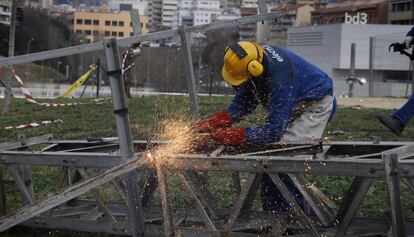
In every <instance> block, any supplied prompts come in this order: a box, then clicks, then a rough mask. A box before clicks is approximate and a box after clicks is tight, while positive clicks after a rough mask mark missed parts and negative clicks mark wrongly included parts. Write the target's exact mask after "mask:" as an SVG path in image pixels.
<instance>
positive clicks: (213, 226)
mask: <svg viewBox="0 0 414 237" xmlns="http://www.w3.org/2000/svg"><path fill="white" fill-rule="evenodd" d="M261 6H262V7H261V8H263V6H264V5H263V4H262V5H261ZM277 16H278V13H268V14H262V15H258V16H251V17H246V18H240V19H236V20H232V21H226V22H218V23H213V24H209V25H203V26H197V27H188V28H181V29H179V30H170V31H163V32H156V33H151V34H147V35H139V36H134V37H130V38H126V39H120V40H115V39H112V40H106V41H105V42H100V43H94V44H89V45H82V46H75V47H69V48H65V49H58V50H52V51H47V52H40V53H35V54H30V55H25V56H17V57H10V58H5V59H1V60H0V66H5V65H12V64H19V63H25V62H31V61H36V60H43V59H50V58H55V57H61V56H68V55H73V54H77V53H85V52H92V51H97V50H102V49H103V50H105V53H106V57H107V65H108V70H107V72H108V76H109V78H110V83H111V89H112V102H113V108H114V114H115V118H116V126H117V134H118V139H117V140H116V141H107V140H102V141H94V142H87V141H58V140H52V139H51V136H41V137H35V138H29V139H24V138H22V139H20V140H18V141H15V142H9V143H3V144H0V164H1V165H2V167H3V168H7V169H9V170H10V173H11V174H12V177H13V180H14V182H15V184H16V187H17V188H18V190H19V192H20V195H21V200H22V206H21V208H20V209H19V210H17V211H16V212H12V213H7V214H6V213H5V209H6V206H4V205H2V206H1V208H0V211H1V214H4V215H3V216H2V217H1V218H0V232H1V231H5V230H7V229H9V228H11V227H13V226H15V225H26V226H32V227H39V228H58V229H71V230H78V231H88V232H104V233H112V234H120V235H132V236H143V235H145V236H257V235H272V236H279V235H281V234H282V233H284V232H285V230H288V231H291V233H294V234H296V235H297V236H309V235H310V236H367V235H387V234H390V235H392V236H405V235H407V233H409V230H410V228H411V226H412V225H411V224H410V223H408V224H407V223H406V222H405V219H404V215H403V210H402V201H401V198H400V193H401V190H400V181H401V180H404V181H407V184H408V185H409V187H410V188H411V189H414V182H413V181H414V180H413V177H414V173H413V172H414V169H412V168H413V166H414V163H413V161H412V160H411V159H410V158H412V157H413V156H414V146H413V145H414V144H411V143H393V142H383V143H373V142H327V143H317V144H301V143H291V144H273V145H269V146H267V147H249V148H248V149H246V150H245V151H236V150H233V149H231V148H228V147H227V148H226V147H217V148H215V149H213V150H202V151H199V152H197V153H195V154H171V156H170V157H168V159H163V160H159V159H156V157H155V158H150V157H148V156H147V153H146V151H147V149H149V148H150V147H152V146H154V145H155V146H156V145H157V144H159V143H160V142H156V141H153V142H151V143H150V144H149V143H148V142H143V141H141V142H140V141H136V142H134V141H133V140H132V135H131V129H130V124H129V118H128V109H127V104H126V99H125V92H124V85H123V78H122V73H121V71H122V70H121V66H120V61H119V52H118V46H127V45H133V44H136V43H139V42H142V41H150V40H156V39H163V38H170V37H173V36H175V35H177V34H179V35H180V37H181V43H182V47H183V48H184V50H183V53H184V54H185V55H186V59H187V62H186V64H185V67H186V70H185V72H186V79H187V85H188V91H189V95H190V99H191V102H192V103H191V110H192V112H193V115H196V114H197V111H198V107H197V100H196V95H197V91H196V88H195V86H194V85H195V83H194V70H193V68H192V59H191V51H190V43H189V34H191V32H204V31H208V30H214V29H221V28H224V27H228V26H235V25H238V24H246V23H252V22H257V21H263V20H269V19H274V18H275V17H277ZM39 146H42V147H43V148H42V149H41V150H40V151H37V152H34V151H33V149H34V148H33V147H39ZM206 154H209V155H206ZM34 166H45V167H59V168H60V173H61V178H60V183H61V184H62V185H60V186H63V187H64V188H61V187H58V188H57V189H56V190H55V193H54V194H53V195H50V196H47V197H43V198H41V199H38V200H37V198H38V197H39V196H44V194H39V193H35V190H36V188H34V187H36V184H35V183H34V180H33V178H32V168H33V167H34ZM0 170H1V169H0ZM70 171H76V173H75V174H76V175H75V177H71V172H70ZM223 172H224V173H226V174H231V175H230V176H231V179H232V187H233V189H234V203H233V205H231V207H226V206H224V205H222V203H221V202H220V198H219V197H217V196H215V194H214V192H212V191H211V190H210V187H209V183H210V178H209V177H210V176H209V175H210V174H213V173H223ZM280 173H285V174H288V175H289V176H290V177H291V178H292V180H293V181H294V183H295V184H296V186H297V187H298V189H299V190H300V192H301V193H302V195H303V196H304V198H305V199H306V200H307V202H308V203H309V205H310V206H311V207H312V209H313V210H314V213H315V214H313V215H308V214H307V213H305V212H304V211H302V209H301V208H300V207H299V205H298V204H297V203H296V201H295V199H294V198H293V197H292V195H291V194H290V193H289V191H288V190H287V188H286V187H285V185H284V184H283V182H282V181H281V179H280V177H279V176H278V174H280ZM170 174H174V175H175V177H176V178H177V180H178V182H179V183H180V185H181V187H182V189H183V190H182V192H183V193H185V195H186V196H187V197H188V198H189V199H190V200H191V201H192V205H190V206H185V207H177V206H173V205H172V204H173V202H172V198H171V191H170V189H171V186H170V183H169V181H168V177H170ZM262 174H268V175H269V176H270V178H271V179H272V181H273V182H274V184H275V185H276V186H277V187H278V188H279V190H281V192H282V194H283V196H284V197H285V198H286V199H287V200H288V201H289V202H290V203H291V211H290V212H288V213H287V212H286V213H267V212H264V211H262V210H261V208H258V207H257V206H255V205H253V204H254V200H255V197H256V193H257V190H258V188H259V183H260V178H261V175H262ZM308 174H311V175H332V176H351V177H354V180H353V182H352V184H351V186H350V187H349V190H348V192H347V194H346V196H345V197H344V199H343V202H342V203H341V205H340V206H339V207H337V206H336V204H335V203H334V202H333V201H331V200H330V199H329V198H328V197H327V196H326V195H325V194H324V193H323V192H321V191H320V190H319V189H318V188H317V187H315V186H313V185H311V183H309V182H308V181H307V180H306V177H305V176H306V175H308ZM0 177H2V176H1V175H0ZM240 177H242V178H240ZM374 178H382V179H384V180H385V181H386V183H387V186H388V190H389V198H390V206H391V217H390V220H378V219H367V218H365V219H362V218H356V217H355V216H356V211H357V209H358V207H359V206H360V205H361V202H362V200H363V199H364V197H365V195H366V193H367V191H368V189H369V187H370V186H371V184H372V182H373V179H374ZM241 180H243V181H241ZM0 181H1V179H0ZM0 184H2V183H1V182H0ZM108 185H109V186H110V187H111V190H112V193H115V194H116V198H115V197H107V196H106V193H103V192H101V189H102V188H104V187H108ZM0 188H1V194H2V195H0V197H1V199H3V201H4V198H5V196H4V193H5V192H4V186H2V185H0ZM156 193H158V194H159V203H160V204H161V205H156V204H157V202H155V203H154V201H153V200H158V199H157V198H154V194H156ZM229 195H230V194H229ZM151 200H152V201H151ZM3 201H2V202H0V203H3ZM292 217H293V218H292Z"/></svg>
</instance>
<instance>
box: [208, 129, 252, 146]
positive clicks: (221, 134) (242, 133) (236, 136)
mask: <svg viewBox="0 0 414 237" xmlns="http://www.w3.org/2000/svg"><path fill="white" fill-rule="evenodd" d="M213 139H214V140H215V141H217V142H220V143H221V144H223V145H228V146H242V145H247V144H248V143H249V142H248V141H247V138H246V129H245V128H220V129H219V130H217V132H215V133H214V134H213Z"/></svg>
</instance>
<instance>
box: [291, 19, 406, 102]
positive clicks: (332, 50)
mask: <svg viewBox="0 0 414 237" xmlns="http://www.w3.org/2000/svg"><path fill="white" fill-rule="evenodd" d="M410 27H411V26H406V25H404V26H403V25H371V24H367V25H355V24H332V25H318V26H307V27H292V28H289V30H288V48H289V49H291V50H293V51H295V52H296V53H297V54H299V55H301V56H302V57H304V58H305V59H307V60H308V61H310V62H312V63H313V64H315V65H316V66H318V67H320V68H321V69H322V70H324V71H325V72H327V73H328V74H329V75H330V76H331V77H332V78H333V79H334V85H335V94H336V95H338V96H339V95H343V94H347V93H348V85H347V84H346V82H345V80H344V79H345V77H347V76H349V75H350V58H351V44H352V43H355V44H356V59H355V67H356V76H357V77H365V78H366V79H367V81H368V78H369V71H368V69H369V38H370V37H371V36H372V37H375V46H374V83H375V84H374V96H379V97H384V96H405V94H406V93H405V91H406V89H405V84H401V83H389V82H384V81H385V80H384V79H385V78H384V72H385V71H388V70H390V71H406V70H407V69H408V68H409V60H408V58H407V57H405V56H402V55H400V54H399V53H394V52H388V47H389V45H390V44H391V43H394V42H401V41H402V40H403V39H404V36H405V34H406V32H407V31H408V30H409V29H410ZM354 88H355V90H354V95H355V96H368V83H367V84H365V85H364V86H359V85H355V87H354ZM410 90H411V89H410Z"/></svg>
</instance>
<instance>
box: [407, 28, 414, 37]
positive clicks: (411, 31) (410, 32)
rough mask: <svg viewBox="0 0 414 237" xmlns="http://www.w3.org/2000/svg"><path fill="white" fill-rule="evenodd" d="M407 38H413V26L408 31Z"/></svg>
mask: <svg viewBox="0 0 414 237" xmlns="http://www.w3.org/2000/svg"><path fill="white" fill-rule="evenodd" d="M407 36H412V37H414V26H413V28H411V30H410V31H408V33H407Z"/></svg>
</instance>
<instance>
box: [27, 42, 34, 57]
mask: <svg viewBox="0 0 414 237" xmlns="http://www.w3.org/2000/svg"><path fill="white" fill-rule="evenodd" d="M32 41H34V39H33V38H31V39H29V41H27V54H29V53H30V43H31V42H32Z"/></svg>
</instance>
